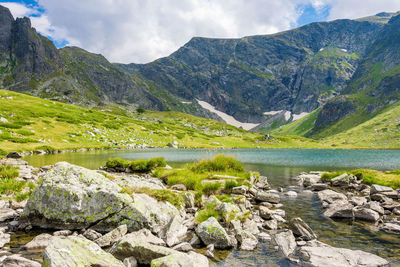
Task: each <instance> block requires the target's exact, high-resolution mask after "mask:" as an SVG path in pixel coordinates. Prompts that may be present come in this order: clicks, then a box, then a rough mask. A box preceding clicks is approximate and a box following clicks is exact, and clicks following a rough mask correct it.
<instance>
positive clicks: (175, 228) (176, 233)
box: [165, 215, 187, 247]
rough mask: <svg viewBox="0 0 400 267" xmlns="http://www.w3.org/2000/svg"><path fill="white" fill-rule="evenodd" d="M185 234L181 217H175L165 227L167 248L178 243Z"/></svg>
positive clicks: (185, 230) (185, 228)
mask: <svg viewBox="0 0 400 267" xmlns="http://www.w3.org/2000/svg"><path fill="white" fill-rule="evenodd" d="M186 232H187V227H186V226H184V225H183V220H182V217H181V216H179V215H176V216H175V217H174V218H173V219H172V220H171V223H170V224H169V225H168V227H167V231H166V233H165V243H167V245H168V246H169V247H172V246H174V245H176V244H178V243H180V238H181V237H183V236H184V235H185V234H186Z"/></svg>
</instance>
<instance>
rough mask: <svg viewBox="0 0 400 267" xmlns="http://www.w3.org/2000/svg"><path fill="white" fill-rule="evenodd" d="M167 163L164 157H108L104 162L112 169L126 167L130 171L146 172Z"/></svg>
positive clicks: (122, 169) (116, 169)
mask: <svg viewBox="0 0 400 267" xmlns="http://www.w3.org/2000/svg"><path fill="white" fill-rule="evenodd" d="M166 165H167V163H166V162H165V160H164V158H152V159H149V160H146V159H138V160H125V159H121V158H114V159H109V160H108V161H107V162H106V168H107V169H111V170H114V171H117V172H118V171H125V170H126V169H128V170H130V171H131V172H137V173H147V172H151V171H152V170H154V169H156V168H158V167H165V166H166Z"/></svg>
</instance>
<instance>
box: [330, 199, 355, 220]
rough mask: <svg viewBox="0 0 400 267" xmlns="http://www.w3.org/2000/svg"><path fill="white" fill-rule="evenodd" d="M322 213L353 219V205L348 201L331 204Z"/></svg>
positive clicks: (333, 216)
mask: <svg viewBox="0 0 400 267" xmlns="http://www.w3.org/2000/svg"><path fill="white" fill-rule="evenodd" d="M324 215H325V216H326V217H329V218H338V219H353V218H354V211H353V205H351V204H350V203H346V204H343V203H338V204H332V205H331V206H330V207H329V208H328V209H327V210H326V211H325V212H324Z"/></svg>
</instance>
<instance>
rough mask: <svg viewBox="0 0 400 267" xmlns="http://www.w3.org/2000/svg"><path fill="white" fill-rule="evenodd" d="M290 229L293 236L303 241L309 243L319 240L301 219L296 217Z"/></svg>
mask: <svg viewBox="0 0 400 267" xmlns="http://www.w3.org/2000/svg"><path fill="white" fill-rule="evenodd" d="M289 228H290V230H292V232H293V234H294V235H295V236H297V237H298V238H300V239H301V240H305V241H309V240H313V239H317V235H316V234H315V233H314V231H313V230H312V229H311V228H310V226H308V224H306V223H305V222H304V221H303V220H302V219H301V218H299V217H296V218H293V219H291V220H290V221H289Z"/></svg>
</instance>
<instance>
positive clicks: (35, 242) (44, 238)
mask: <svg viewBox="0 0 400 267" xmlns="http://www.w3.org/2000/svg"><path fill="white" fill-rule="evenodd" d="M53 238H56V237H53V236H52V235H50V234H40V235H38V236H35V237H34V238H33V239H32V241H31V242H29V243H27V244H25V246H24V248H25V249H26V250H28V251H32V250H42V249H44V248H46V247H47V246H48V245H49V244H50V243H51V240H52V239H53Z"/></svg>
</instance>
